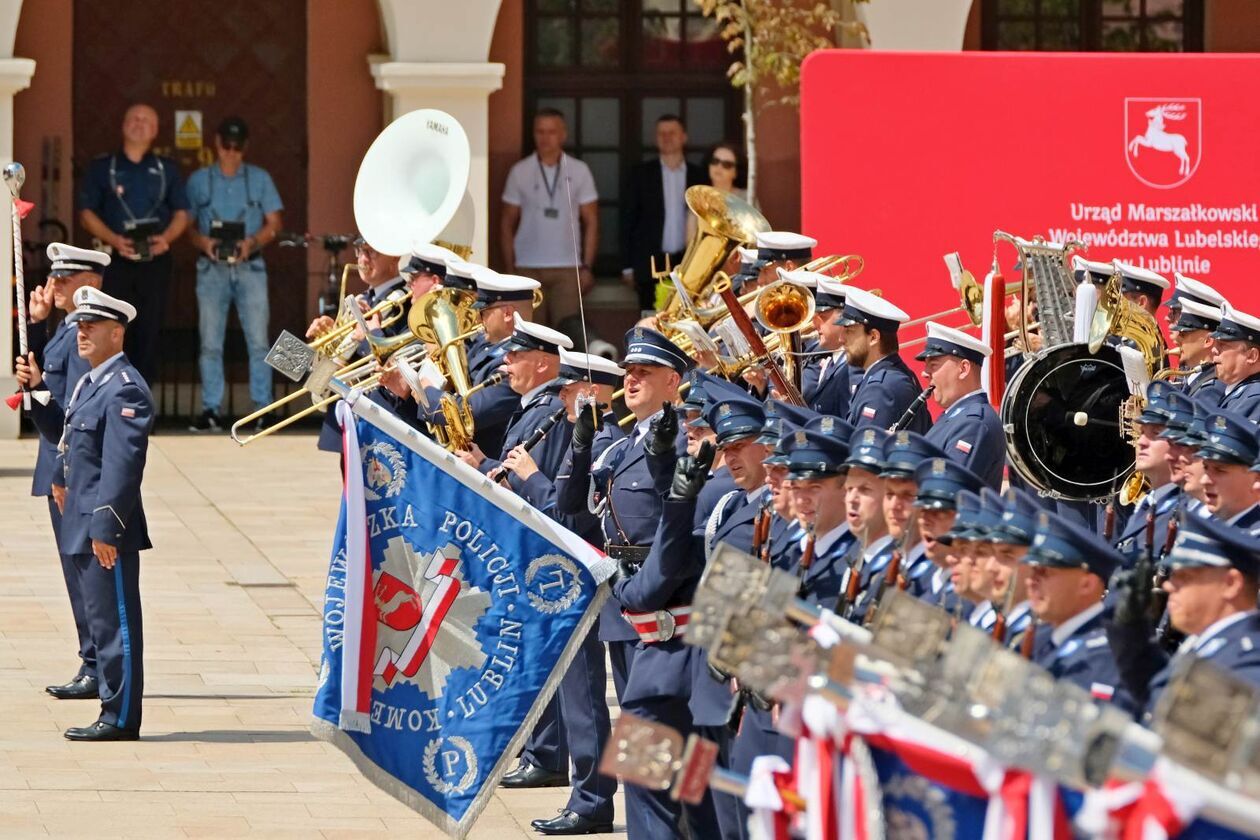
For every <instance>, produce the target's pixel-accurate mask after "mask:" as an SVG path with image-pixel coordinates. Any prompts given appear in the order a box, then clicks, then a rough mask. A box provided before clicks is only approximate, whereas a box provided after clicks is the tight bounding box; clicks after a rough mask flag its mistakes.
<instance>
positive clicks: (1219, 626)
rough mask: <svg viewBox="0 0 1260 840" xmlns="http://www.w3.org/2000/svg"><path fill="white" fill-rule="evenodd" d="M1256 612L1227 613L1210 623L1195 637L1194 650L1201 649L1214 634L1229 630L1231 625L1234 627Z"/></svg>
mask: <svg viewBox="0 0 1260 840" xmlns="http://www.w3.org/2000/svg"><path fill="white" fill-rule="evenodd" d="M1255 612H1256V611H1255V610H1243V611H1242V612H1236V613H1234V614H1233V615H1227V616H1225V617H1224V618H1222V619H1220V620H1219V621H1217V622H1216V623H1214V624H1212V625H1210V626H1209V627H1208V628H1207V629H1206V630H1204V631H1203V632H1202V633H1200V634H1199V635H1198V636H1197V637H1196V638H1195V640H1194V648H1193V650H1199V649H1201V648H1202V647H1203V643H1204V642H1206V641H1208V640H1209V639H1211V638H1212V637H1213V636H1215V635H1217V634H1219V633H1223V632H1225V630H1227V629H1228V628H1230V627H1233V626H1234V625H1235V624H1237V623H1238V622H1240V621H1242V620H1243V619H1244V618H1246V617H1247V616H1249V615H1252V614H1254V613H1255Z"/></svg>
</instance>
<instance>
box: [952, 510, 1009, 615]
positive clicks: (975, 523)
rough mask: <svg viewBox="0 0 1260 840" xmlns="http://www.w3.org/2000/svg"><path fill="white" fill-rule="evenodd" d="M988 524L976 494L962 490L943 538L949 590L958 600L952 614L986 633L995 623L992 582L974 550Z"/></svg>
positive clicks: (985, 533)
mask: <svg viewBox="0 0 1260 840" xmlns="http://www.w3.org/2000/svg"><path fill="white" fill-rule="evenodd" d="M991 522H992V519H991V518H989V517H986V516H985V514H984V505H983V504H982V503H981V502H980V495H979V494H978V493H972V492H970V491H964V492H962V493H959V494H958V504H957V511H956V515H955V517H954V527H952V528H950V530H949V532H948V533H947V534H946V535H945V538H946V539H947V540H948V546H949V550H948V552H947V553H946V555H945V562H946V563H948V564H949V570H950V581H951V582H952V583H953V591H954V593H955V594H956V595H958V597H959V598H960V601H959V603H957V604H955V613H956V614H957V616H958V618H959V619H963V620H966V621H967V623H969V624H970V625H971V626H972V627H978V628H979V629H981V630H990V629H991V628H992V627H993V625H994V623H995V622H996V621H997V609H996V608H995V607H994V605H993V601H992V600H991V598H992V594H993V593H992V581H991V579H990V578H989V572H988V569H987V568H986V567H985V566H984V565H982V564H981V563H980V562H979V558H978V551H977V545H978V544H979V543H980V541H982V540H984V539H986V538H987V537H988V526H989V525H990V524H991Z"/></svg>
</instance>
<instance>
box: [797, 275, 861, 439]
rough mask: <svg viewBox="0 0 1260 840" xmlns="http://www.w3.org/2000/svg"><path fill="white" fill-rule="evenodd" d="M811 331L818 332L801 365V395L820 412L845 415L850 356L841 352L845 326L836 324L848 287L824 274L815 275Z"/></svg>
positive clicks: (849, 382)
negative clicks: (815, 343)
mask: <svg viewBox="0 0 1260 840" xmlns="http://www.w3.org/2000/svg"><path fill="white" fill-rule="evenodd" d="M806 273H807V272H802V271H794V272H791V273H789V274H784V275H783V276H784V279H787V280H792V281H794V282H795V281H799V279H800V277H801V275H803V274H806ZM814 277H815V281H814V282H815V292H814V319H813V326H814V330H815V332H816V333H817V335H818V340H817V345H816V347H814V348H811V349H812V350H813V355H811V356H809V357H808V358H809V361H808V363H807V364H806V365H804V367H803V370H802V377H801V396H803V397H804V398H805V403H806V404H807V405H808V406H809V407H810V408H812V409H813V410H814V411H817V412H818V413H820V414H831V415H833V416H835V417H847V416H848V414H849V397H850V396H851V395H852V393H853V391H852V385H851V377H850V367H849V358H848V356H847V355H846V354H845V352H844V334H845V328H844V327H842V326H840V325H839V324H837V323H836V319H837V318H838V317H839V316H840V313H841V312H842V311H843V310H844V296H845V293H846V291H847V287H846V286H845V285H844V284H843V283H841V282H840V281H838V280H835V279H834V278H831V277H828V276H827V275H825V274H818V275H814Z"/></svg>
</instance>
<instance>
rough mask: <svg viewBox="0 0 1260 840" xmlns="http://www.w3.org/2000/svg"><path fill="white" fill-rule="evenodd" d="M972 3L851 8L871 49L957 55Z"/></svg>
mask: <svg viewBox="0 0 1260 840" xmlns="http://www.w3.org/2000/svg"><path fill="white" fill-rule="evenodd" d="M971 3H972V0H930V2H924V0H878V1H877V2H875V3H862V4H860V5H857V6H855V7H854V8H855V10H856V13H857V17H858V20H860V21H862V22H863V23H865V24H866V28H867V30H868V31H869V32H870V34H871V49H873V50H921V51H932V52H957V51H959V50H961V49H962V45H963V36H964V35H965V34H966V30H967V15H968V14H969V13H970V12H971Z"/></svg>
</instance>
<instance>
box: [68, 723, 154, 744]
mask: <svg viewBox="0 0 1260 840" xmlns="http://www.w3.org/2000/svg"><path fill="white" fill-rule="evenodd" d="M66 739H67V740H70V741H139V740H140V730H139V729H120V728H119V727H117V726H114V725H113V724H112V723H106V722H105V721H103V720H98V721H97V722H96V723H94V724H92V725H91V726H72V727H70V728H69V729H67V730H66Z"/></svg>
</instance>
